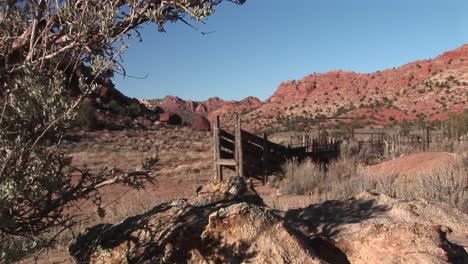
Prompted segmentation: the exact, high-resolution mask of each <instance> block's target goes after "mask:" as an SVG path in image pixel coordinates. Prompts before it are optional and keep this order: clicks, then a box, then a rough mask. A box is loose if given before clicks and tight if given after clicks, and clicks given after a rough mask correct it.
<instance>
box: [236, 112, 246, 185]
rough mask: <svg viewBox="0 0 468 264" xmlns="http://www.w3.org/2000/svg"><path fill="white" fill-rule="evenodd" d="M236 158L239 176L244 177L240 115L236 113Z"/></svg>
mask: <svg viewBox="0 0 468 264" xmlns="http://www.w3.org/2000/svg"><path fill="white" fill-rule="evenodd" d="M235 145H236V146H235V149H236V150H235V158H236V167H237V176H239V177H244V157H243V153H242V131H241V122H240V117H239V113H236V125H235Z"/></svg>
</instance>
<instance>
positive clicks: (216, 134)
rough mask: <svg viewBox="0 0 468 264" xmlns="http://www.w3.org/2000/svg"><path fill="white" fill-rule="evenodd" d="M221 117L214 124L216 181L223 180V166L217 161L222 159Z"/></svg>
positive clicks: (217, 117)
mask: <svg viewBox="0 0 468 264" xmlns="http://www.w3.org/2000/svg"><path fill="white" fill-rule="evenodd" d="M219 126H220V122H219V116H216V120H215V122H214V124H213V139H214V161H215V162H214V166H215V168H214V169H215V175H214V181H215V182H217V181H220V180H222V177H223V175H222V174H223V171H222V168H221V166H219V165H218V164H217V161H218V160H219V159H220V158H221V154H220V145H219Z"/></svg>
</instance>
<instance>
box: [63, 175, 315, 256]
mask: <svg viewBox="0 0 468 264" xmlns="http://www.w3.org/2000/svg"><path fill="white" fill-rule="evenodd" d="M69 252H70V254H71V255H72V256H73V257H74V258H75V260H76V261H77V262H79V263H159V262H162V263H187V262H190V263H241V262H244V261H245V262H251V263H267V262H270V263H320V260H319V259H318V258H317V257H315V255H314V253H313V250H312V249H311V248H309V247H308V246H307V245H305V244H303V243H302V242H301V241H300V239H299V238H297V237H296V236H294V235H293V234H292V233H291V232H290V231H289V229H288V228H287V227H286V226H285V224H284V221H282V218H281V217H279V216H277V215H276V214H275V213H274V211H273V210H271V209H269V208H267V207H266V206H265V205H264V204H263V201H262V199H261V198H260V197H259V196H258V195H257V193H256V192H255V190H254V189H253V187H252V185H251V183H249V182H246V181H244V180H243V179H241V178H231V179H230V180H229V182H228V183H219V184H213V185H208V186H205V187H204V188H202V189H201V190H199V191H198V194H197V196H195V197H192V198H190V199H177V200H174V201H172V202H170V203H165V204H161V205H159V206H156V207H154V208H153V209H152V210H150V211H149V212H147V213H145V214H142V215H137V216H134V217H130V218H128V219H126V220H124V221H122V222H121V223H118V224H115V225H111V224H101V225H97V226H95V227H92V228H89V229H87V230H86V231H85V232H83V233H82V234H80V235H79V236H78V237H77V238H76V239H75V240H74V241H72V243H71V244H70V247H69ZM272 261H273V262H272Z"/></svg>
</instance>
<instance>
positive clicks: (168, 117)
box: [159, 113, 182, 126]
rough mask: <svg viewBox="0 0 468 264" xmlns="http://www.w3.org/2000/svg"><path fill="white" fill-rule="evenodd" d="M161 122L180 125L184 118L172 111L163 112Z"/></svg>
mask: <svg viewBox="0 0 468 264" xmlns="http://www.w3.org/2000/svg"><path fill="white" fill-rule="evenodd" d="M159 122H162V123H165V124H168V125H173V126H179V125H181V124H182V118H181V117H180V116H179V115H177V114H170V113H162V114H159Z"/></svg>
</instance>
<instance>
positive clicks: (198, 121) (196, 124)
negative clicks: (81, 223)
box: [192, 116, 211, 131]
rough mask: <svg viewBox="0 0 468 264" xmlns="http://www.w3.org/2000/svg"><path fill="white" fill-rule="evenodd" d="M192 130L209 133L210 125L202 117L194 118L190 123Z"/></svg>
mask: <svg viewBox="0 0 468 264" xmlns="http://www.w3.org/2000/svg"><path fill="white" fill-rule="evenodd" d="M192 130H195V131H210V130H211V123H210V121H208V119H207V118H206V117H204V116H196V117H194V118H193V121H192Z"/></svg>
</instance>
